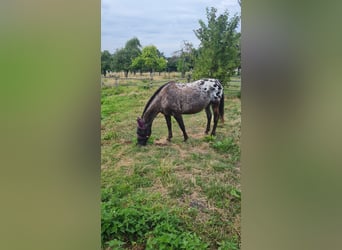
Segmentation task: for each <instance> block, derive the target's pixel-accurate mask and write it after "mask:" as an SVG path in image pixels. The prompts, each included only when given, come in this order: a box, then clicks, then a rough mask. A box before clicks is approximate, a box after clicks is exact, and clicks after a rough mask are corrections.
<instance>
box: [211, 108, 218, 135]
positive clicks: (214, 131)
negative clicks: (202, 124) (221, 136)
mask: <svg viewBox="0 0 342 250" xmlns="http://www.w3.org/2000/svg"><path fill="white" fill-rule="evenodd" d="M212 108H213V112H214V126H213V130H212V131H211V135H216V126H217V122H218V119H219V105H218V104H213V105H212Z"/></svg>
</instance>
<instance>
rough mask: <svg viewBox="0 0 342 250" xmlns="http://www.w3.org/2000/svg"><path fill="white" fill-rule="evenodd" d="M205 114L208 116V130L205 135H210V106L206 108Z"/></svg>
mask: <svg viewBox="0 0 342 250" xmlns="http://www.w3.org/2000/svg"><path fill="white" fill-rule="evenodd" d="M205 113H206V114H207V128H206V130H205V133H206V134H208V133H209V131H210V122H211V117H212V114H211V110H210V104H209V105H208V106H207V107H206V108H205Z"/></svg>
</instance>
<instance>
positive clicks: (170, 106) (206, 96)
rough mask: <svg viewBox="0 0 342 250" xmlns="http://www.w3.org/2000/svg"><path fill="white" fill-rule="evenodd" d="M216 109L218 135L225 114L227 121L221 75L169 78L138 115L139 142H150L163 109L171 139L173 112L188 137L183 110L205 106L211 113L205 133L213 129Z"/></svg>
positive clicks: (213, 132)
mask: <svg viewBox="0 0 342 250" xmlns="http://www.w3.org/2000/svg"><path fill="white" fill-rule="evenodd" d="M210 107H211V108H212V111H213V113H214V126H213V129H212V131H211V135H213V136H214V135H216V126H217V122H218V120H219V117H220V118H221V121H222V122H224V118H223V115H224V94H223V87H222V84H221V83H220V81H219V80H217V79H200V80H197V81H194V82H191V83H187V84H184V83H178V82H174V81H171V82H168V83H165V84H164V85H162V86H161V87H159V88H158V90H157V91H156V92H155V93H154V94H153V95H152V96H151V98H150V99H149V100H148V102H147V104H146V106H145V108H144V111H143V113H142V116H141V118H140V117H138V118H137V143H138V144H139V145H143V146H144V145H146V143H147V141H148V138H149V137H150V136H151V133H152V123H153V120H154V118H155V117H156V116H157V115H158V114H159V113H162V114H163V115H164V116H165V120H166V125H167V128H168V137H167V140H168V141H171V138H172V128H171V116H173V117H174V118H175V119H176V121H177V123H178V125H179V127H180V129H181V130H182V132H183V136H184V141H186V140H187V139H188V138H189V137H188V135H187V133H186V130H185V126H184V122H183V117H182V114H195V113H198V112H200V111H202V110H203V109H205V112H206V115H207V127H206V130H205V133H206V134H208V132H209V131H210V123H211V118H212V113H211V110H210Z"/></svg>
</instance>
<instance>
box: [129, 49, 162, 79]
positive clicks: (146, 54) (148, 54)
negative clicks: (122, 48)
mask: <svg viewBox="0 0 342 250" xmlns="http://www.w3.org/2000/svg"><path fill="white" fill-rule="evenodd" d="M166 64H167V61H166V60H165V59H164V58H163V57H161V56H160V52H159V51H158V49H157V47H156V46H154V45H150V46H146V47H144V48H143V50H142V52H141V55H140V56H138V57H136V58H135V59H134V60H133V62H132V68H134V69H140V70H143V71H150V72H153V71H155V70H156V71H162V70H164V69H165V68H166Z"/></svg>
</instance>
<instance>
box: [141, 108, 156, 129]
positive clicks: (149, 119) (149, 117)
mask: <svg viewBox="0 0 342 250" xmlns="http://www.w3.org/2000/svg"><path fill="white" fill-rule="evenodd" d="M158 113H159V111H158V110H157V109H156V108H155V107H154V105H150V106H149V107H148V108H147V109H146V111H145V113H144V115H143V117H142V118H143V120H144V122H145V124H146V125H147V126H152V123H153V120H154V118H156V116H157V115H158Z"/></svg>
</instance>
